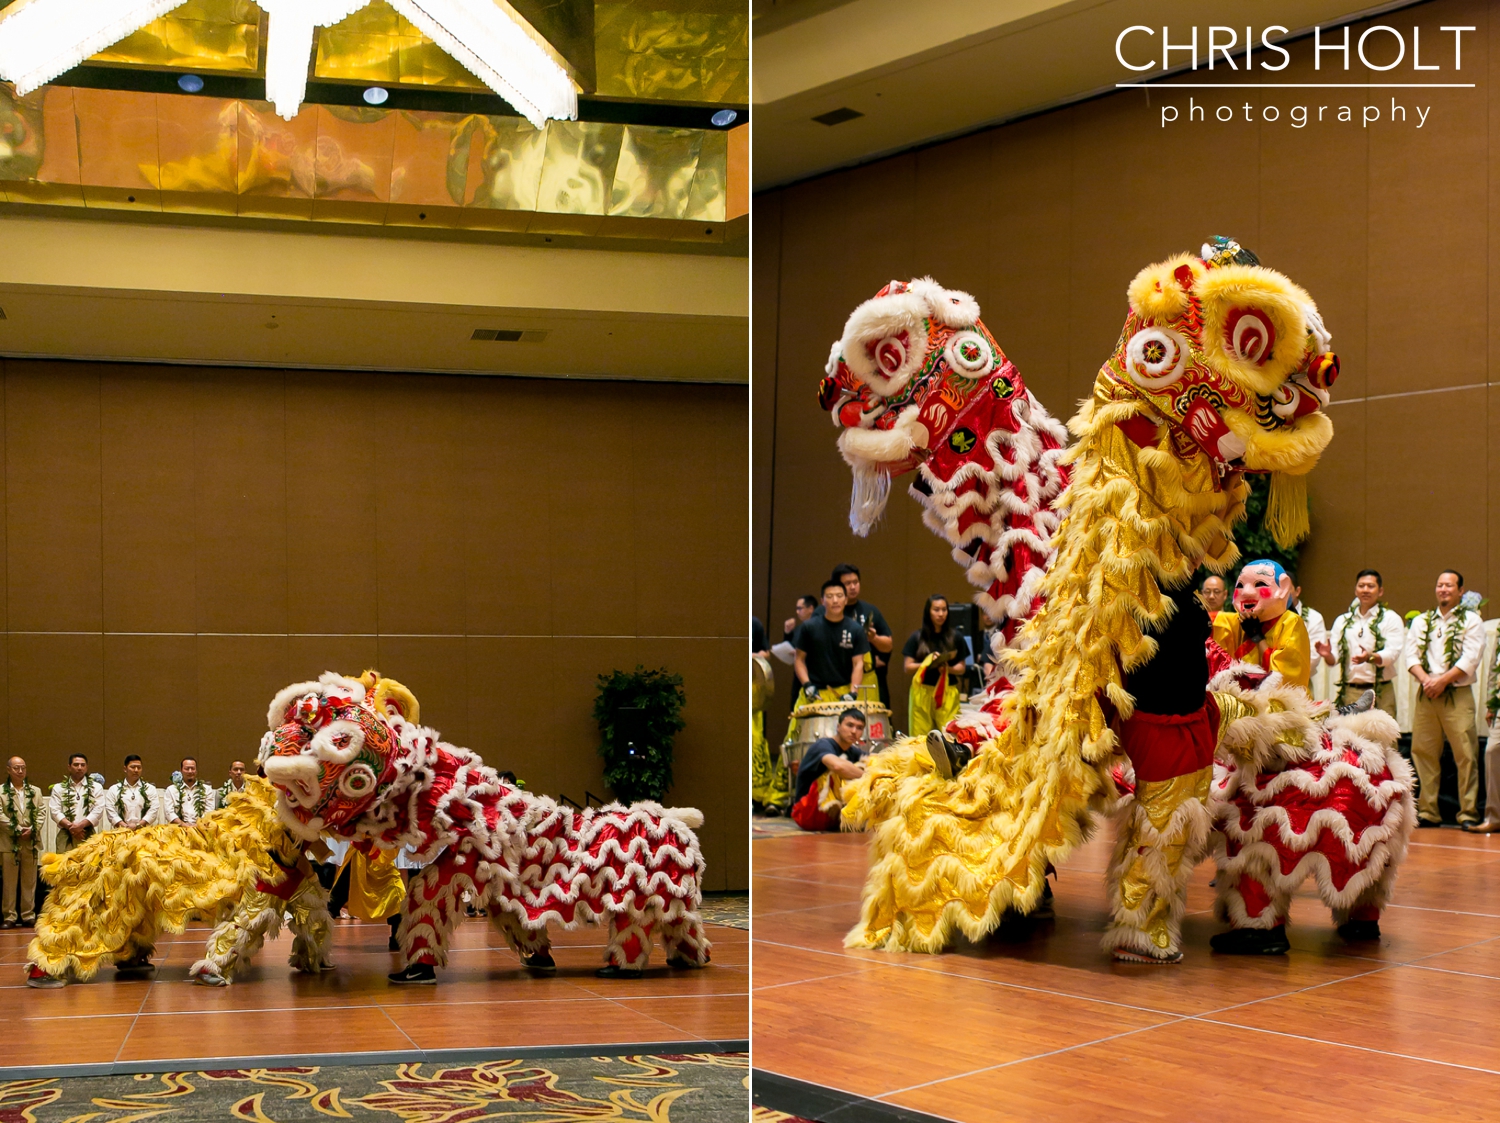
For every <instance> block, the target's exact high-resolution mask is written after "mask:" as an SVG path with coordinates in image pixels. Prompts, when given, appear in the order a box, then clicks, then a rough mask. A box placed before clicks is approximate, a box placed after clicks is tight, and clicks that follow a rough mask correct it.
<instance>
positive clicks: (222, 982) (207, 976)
mask: <svg viewBox="0 0 1500 1123" xmlns="http://www.w3.org/2000/svg"><path fill="white" fill-rule="evenodd" d="M188 981H189V982H194V983H197V984H198V985H199V986H201V987H227V986H228V985H229V980H228V979H226V978H225V977H224V976H223V975H221V974H219V973H218V972H217V971H215V970H213V969H212V968H210V969H208V970H206V971H200V972H199V973H198V974H196V975H192V976H190V977H189V979H188Z"/></svg>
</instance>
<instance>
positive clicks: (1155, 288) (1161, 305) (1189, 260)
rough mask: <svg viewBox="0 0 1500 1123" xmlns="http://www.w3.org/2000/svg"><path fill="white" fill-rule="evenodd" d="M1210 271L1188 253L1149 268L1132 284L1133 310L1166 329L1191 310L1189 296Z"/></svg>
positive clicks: (1129, 295) (1131, 307)
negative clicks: (1200, 279) (1189, 308)
mask: <svg viewBox="0 0 1500 1123" xmlns="http://www.w3.org/2000/svg"><path fill="white" fill-rule="evenodd" d="M1207 272H1208V267H1207V266H1205V265H1204V264H1203V262H1202V261H1200V260H1198V258H1196V257H1194V256H1193V255H1192V254H1188V253H1183V254H1178V255H1177V256H1176V257H1169V258H1168V259H1167V260H1166V261H1159V262H1157V263H1156V264H1155V265H1148V266H1146V268H1144V269H1142V270H1141V271H1140V272H1139V273H1137V274H1136V275H1135V280H1133V281H1131V282H1130V288H1129V289H1128V290H1127V292H1126V295H1127V297H1128V298H1129V300H1130V310H1131V311H1132V312H1134V313H1135V314H1136V315H1137V316H1139V317H1141V318H1142V319H1143V320H1148V321H1150V322H1151V323H1153V324H1155V325H1156V326H1158V327H1164V326H1166V325H1167V324H1170V323H1171V322H1172V321H1173V320H1175V319H1177V317H1179V316H1181V315H1182V314H1183V313H1184V312H1186V311H1187V310H1188V305H1189V303H1190V298H1189V296H1188V294H1189V293H1190V292H1192V291H1193V290H1194V289H1195V288H1196V287H1197V285H1198V281H1199V278H1201V277H1202V276H1203V275H1204V274H1205V273H1207Z"/></svg>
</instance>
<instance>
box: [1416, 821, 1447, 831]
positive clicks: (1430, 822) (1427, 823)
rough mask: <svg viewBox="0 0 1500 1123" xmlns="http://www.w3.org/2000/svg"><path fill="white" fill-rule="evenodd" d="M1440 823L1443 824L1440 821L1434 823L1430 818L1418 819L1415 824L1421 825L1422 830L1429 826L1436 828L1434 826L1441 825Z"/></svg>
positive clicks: (1429, 827)
mask: <svg viewBox="0 0 1500 1123" xmlns="http://www.w3.org/2000/svg"><path fill="white" fill-rule="evenodd" d="M1442 825H1443V824H1442V823H1434V822H1433V821H1432V820H1431V819H1418V820H1417V826H1419V827H1421V828H1422V829H1424V830H1427V829H1431V828H1436V827H1441V826H1442Z"/></svg>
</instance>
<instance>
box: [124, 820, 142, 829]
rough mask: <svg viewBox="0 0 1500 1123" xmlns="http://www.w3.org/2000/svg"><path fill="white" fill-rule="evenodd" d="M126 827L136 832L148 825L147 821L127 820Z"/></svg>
mask: <svg viewBox="0 0 1500 1123" xmlns="http://www.w3.org/2000/svg"><path fill="white" fill-rule="evenodd" d="M125 825H126V826H127V827H129V828H130V829H131V830H135V829H136V828H137V827H144V826H145V825H146V820H145V819H126V820H125Z"/></svg>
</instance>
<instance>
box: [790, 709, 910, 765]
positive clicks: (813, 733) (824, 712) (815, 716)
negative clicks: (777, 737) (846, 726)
mask: <svg viewBox="0 0 1500 1123" xmlns="http://www.w3.org/2000/svg"><path fill="white" fill-rule="evenodd" d="M851 706H852V707H853V708H854V709H857V710H859V711H860V712H861V713H863V714H864V715H865V737H864V740H863V741H861V742H859V744H858V746H856V747H857V748H859V750H860V752H861V754H869V753H878V752H879V751H880V750H881V749H884V748H887V747H888V746H889V745H890V743H891V711H890V707H888V706H884V705H881V703H879V702H807V703H805V704H803V705H801V706H798V707H797V709H796V712H795V713H793V714H792V716H793V717H794V718H796V719H797V724H796V728H795V729H793V730H792V731H791V735H790V736H789V737H788V738H787V740H786V741H785V742H783V744H782V746H781V752H782V757H783V758H784V759H785V760H786V762H787V767H788V768H790V769H791V770H792V775H793V776H795V775H796V774H797V768H798V766H799V765H801V763H802V754H803V753H805V752H806V751H807V747H808V746H809V745H811V744H812V743H813V742H814V741H817V740H819V739H821V738H823V737H832V736H833V735H834V734H835V733H836V732H837V731H838V727H839V714H841V713H843V712H844V711H845V710H847V709H849V708H850V707H851Z"/></svg>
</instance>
